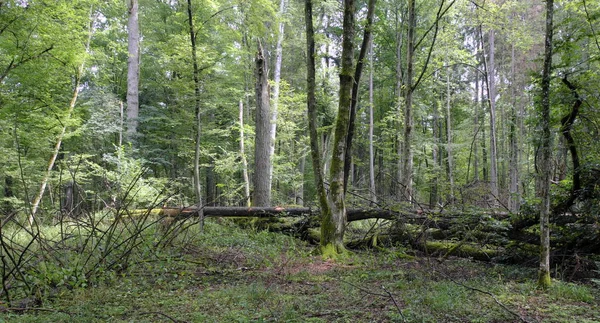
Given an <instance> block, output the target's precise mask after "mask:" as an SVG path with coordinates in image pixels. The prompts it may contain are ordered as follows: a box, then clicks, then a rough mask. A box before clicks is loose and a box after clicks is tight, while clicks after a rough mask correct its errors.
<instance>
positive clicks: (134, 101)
mask: <svg viewBox="0 0 600 323" xmlns="http://www.w3.org/2000/svg"><path fill="white" fill-rule="evenodd" d="M188 3H189V2H188ZM128 9H129V10H128V13H129V20H128V22H127V40H128V41H127V50H128V58H127V132H126V134H127V140H128V141H129V142H132V141H133V140H134V139H135V135H136V133H137V125H138V114H139V83H140V26H139V20H138V9H139V2H138V0H128Z"/></svg>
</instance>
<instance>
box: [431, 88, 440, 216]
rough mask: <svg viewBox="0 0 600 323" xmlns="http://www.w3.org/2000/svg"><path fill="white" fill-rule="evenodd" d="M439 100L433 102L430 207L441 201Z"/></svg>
mask: <svg viewBox="0 0 600 323" xmlns="http://www.w3.org/2000/svg"><path fill="white" fill-rule="evenodd" d="M438 102H439V101H438V100H435V102H434V103H433V125H432V128H433V129H432V130H433V131H432V132H433V147H432V149H431V159H432V162H433V165H432V168H433V176H432V178H431V184H430V186H431V188H430V190H431V191H430V192H429V207H430V208H432V209H433V208H435V207H436V206H437V205H438V202H439V194H438V191H439V171H438V170H439V167H440V164H441V163H440V159H441V158H440V141H441V139H440V138H441V135H440V124H439V123H440V122H439V119H440V117H439V112H438Z"/></svg>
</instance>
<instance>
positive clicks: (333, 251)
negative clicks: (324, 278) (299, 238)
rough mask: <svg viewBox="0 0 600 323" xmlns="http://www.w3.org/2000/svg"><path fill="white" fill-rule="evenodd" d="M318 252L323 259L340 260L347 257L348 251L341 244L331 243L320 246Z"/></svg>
mask: <svg viewBox="0 0 600 323" xmlns="http://www.w3.org/2000/svg"><path fill="white" fill-rule="evenodd" d="M320 251H321V257H323V259H331V260H341V259H344V258H347V256H348V250H347V249H346V247H344V245H343V244H336V243H333V242H330V243H328V244H326V245H321V247H320Z"/></svg>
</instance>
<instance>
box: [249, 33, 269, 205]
mask: <svg viewBox="0 0 600 323" xmlns="http://www.w3.org/2000/svg"><path fill="white" fill-rule="evenodd" d="M270 120H271V115H270V97H269V79H268V72H267V62H266V58H265V55H264V52H263V47H262V44H261V43H260V41H259V42H258V52H257V53H256V128H255V143H254V177H253V179H254V180H253V182H254V193H253V196H252V205H253V206H270V205H271V179H270V178H269V170H270V168H271V159H270V158H269V150H270V145H271V144H270V142H271V133H270V130H271V125H270Z"/></svg>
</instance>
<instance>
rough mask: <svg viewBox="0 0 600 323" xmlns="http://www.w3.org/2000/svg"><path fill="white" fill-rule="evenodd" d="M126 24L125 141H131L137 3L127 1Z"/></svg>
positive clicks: (136, 99)
mask: <svg viewBox="0 0 600 323" xmlns="http://www.w3.org/2000/svg"><path fill="white" fill-rule="evenodd" d="M127 4H128V11H127V12H128V17H129V19H128V22H127V39H128V42H127V44H128V45H127V48H128V53H129V54H128V58H127V140H128V141H130V142H131V141H132V140H134V137H135V135H136V133H137V127H138V114H139V84H140V25H139V19H138V16H139V14H138V11H139V1H138V0H128V2H127Z"/></svg>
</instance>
